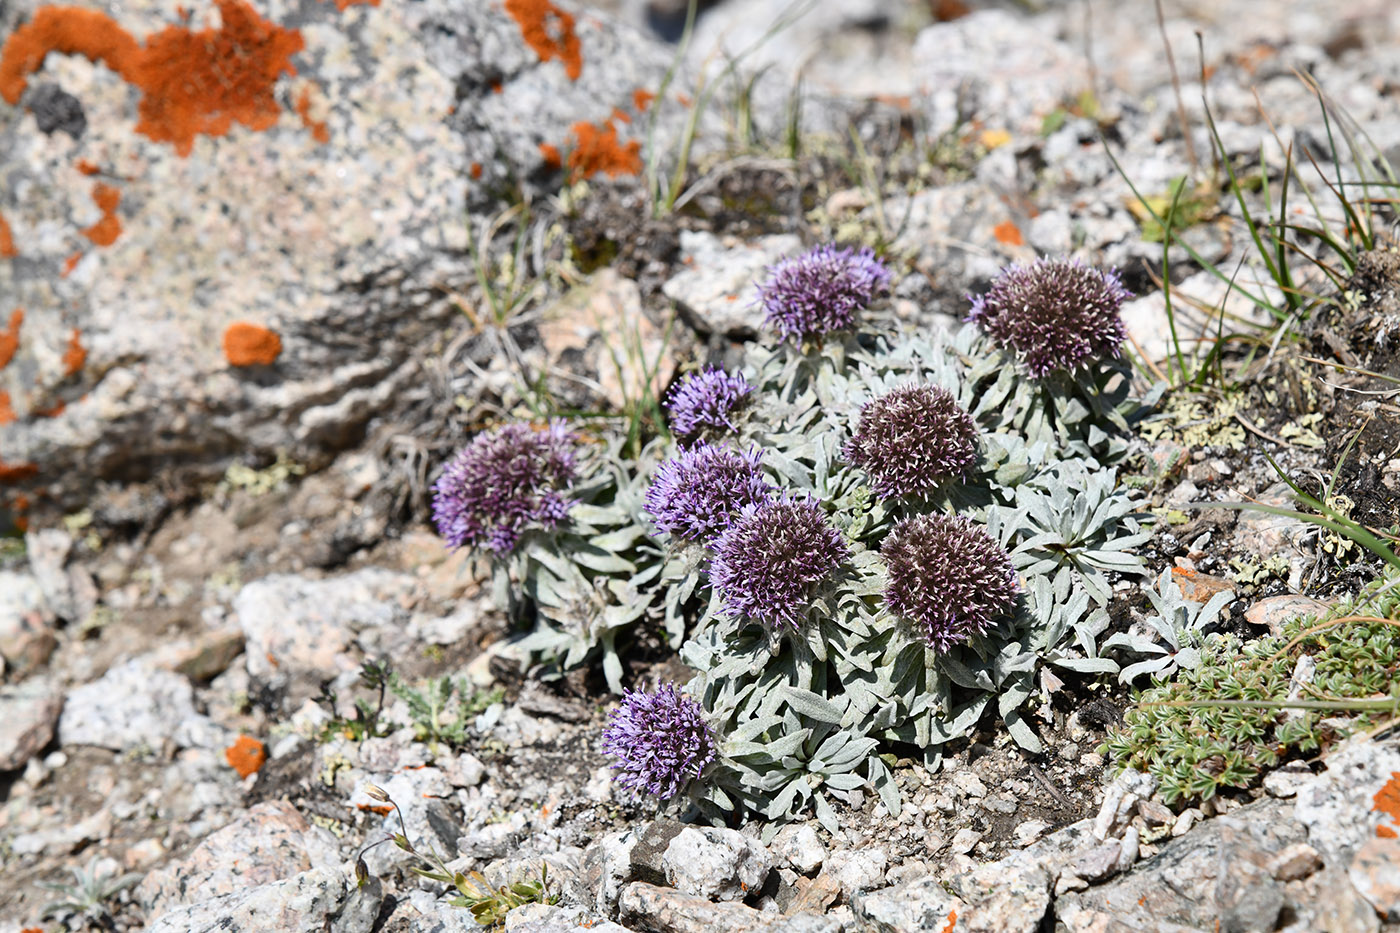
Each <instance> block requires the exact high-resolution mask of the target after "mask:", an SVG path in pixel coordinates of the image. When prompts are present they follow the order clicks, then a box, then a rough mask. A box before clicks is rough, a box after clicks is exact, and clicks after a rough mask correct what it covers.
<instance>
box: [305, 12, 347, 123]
mask: <svg viewBox="0 0 1400 933" xmlns="http://www.w3.org/2000/svg"><path fill="white" fill-rule="evenodd" d="M337 5H338V4H337ZM297 116H299V117H301V125H302V126H304V127H306V128H307V129H308V130H310V131H311V138H312V139H314V140H316V141H317V142H318V143H328V142H330V141H331V131H330V129H329V128H328V127H327V126H326V122H325V121H324V120H313V119H312V118H311V88H310V86H307V87H304V88H302V89H301V93H300V94H298V95H297Z"/></svg>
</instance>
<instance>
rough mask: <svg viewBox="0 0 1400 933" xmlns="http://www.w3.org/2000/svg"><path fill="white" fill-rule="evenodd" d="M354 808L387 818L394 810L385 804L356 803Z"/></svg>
mask: <svg viewBox="0 0 1400 933" xmlns="http://www.w3.org/2000/svg"><path fill="white" fill-rule="evenodd" d="M355 806H356V807H357V808H358V809H361V810H364V811H366V812H368V813H378V814H379V815H380V816H388V815H389V814H390V813H393V812H394V808H393V807H391V806H389V805H388V804H387V803H357V804H355Z"/></svg>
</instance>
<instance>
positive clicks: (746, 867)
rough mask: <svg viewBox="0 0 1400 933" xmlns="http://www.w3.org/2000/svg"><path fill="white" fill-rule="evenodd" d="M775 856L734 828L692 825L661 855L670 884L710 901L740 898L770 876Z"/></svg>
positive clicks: (673, 840) (757, 887)
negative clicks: (769, 872)
mask: <svg viewBox="0 0 1400 933" xmlns="http://www.w3.org/2000/svg"><path fill="white" fill-rule="evenodd" d="M772 865H773V857H772V856H771V855H769V854H768V850H767V849H765V848H764V847H763V846H762V845H761V844H760V843H759V842H758V841H757V840H754V839H751V838H749V837H748V836H745V835H744V834H743V833H740V832H736V831H735V830H732V829H723V828H720V827H714V826H705V827H699V826H688V827H686V828H685V829H682V830H681V831H680V832H679V833H677V834H676V836H675V838H673V839H672V840H671V841H670V843H669V844H668V845H667V846H666V851H665V853H664V854H663V855H662V856H661V869H662V871H663V872H664V873H665V875H666V882H667V884H669V885H671V886H672V887H674V888H675V889H676V890H678V891H680V892H681V893H683V894H694V895H697V896H700V897H704V898H706V899H708V900H718V901H739V900H743V899H744V898H745V897H747V896H748V895H749V894H750V893H751V892H757V891H758V890H759V889H760V888H762V887H763V883H764V882H765V881H766V880H767V879H768V871H769V869H770V868H771V867H772Z"/></svg>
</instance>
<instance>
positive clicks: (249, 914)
mask: <svg viewBox="0 0 1400 933" xmlns="http://www.w3.org/2000/svg"><path fill="white" fill-rule="evenodd" d="M382 896H383V895H382V893H381V891H380V888H379V886H378V884H369V885H366V886H365V887H364V888H357V887H356V886H355V882H354V879H353V878H347V877H346V876H345V874H344V872H342V871H340V870H339V869H338V868H313V869H311V870H310V871H304V872H301V873H300V874H297V875H293V876H292V877H290V878H285V879H282V880H280V881H273V882H271V883H268V884H263V885H259V886H257V887H251V888H242V889H240V890H237V891H234V892H232V893H229V894H224V895H222V896H220V897H215V898H212V899H210V900H205V901H201V902H199V903H196V904H190V905H189V906H185V907H177V908H175V909H173V910H170V911H167V912H165V913H163V914H161V915H160V916H158V917H154V918H152V920H151V922H150V924H149V925H148V926H147V927H146V929H147V931H148V933H261V931H264V930H278V931H283V933H325V930H326V925H327V922H328V921H329V923H330V929H331V930H332V931H333V933H369V931H370V930H371V929H372V928H373V921H374V917H375V916H376V915H377V913H378V909H379V901H380V899H381V898H382Z"/></svg>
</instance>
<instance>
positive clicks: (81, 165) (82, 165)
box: [73, 159, 102, 175]
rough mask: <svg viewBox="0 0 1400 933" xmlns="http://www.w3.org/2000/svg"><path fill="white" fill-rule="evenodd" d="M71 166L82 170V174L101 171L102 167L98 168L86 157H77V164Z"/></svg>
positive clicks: (93, 173) (94, 173)
mask: <svg viewBox="0 0 1400 933" xmlns="http://www.w3.org/2000/svg"><path fill="white" fill-rule="evenodd" d="M73 167H74V168H76V169H77V170H78V171H80V172H82V173H83V174H84V175H96V174H97V173H98V172H100V171H102V169H100V168H98V167H97V166H96V165H93V164H92V163H91V162H89V161H88V160H87V159H79V160H78V164H77V165H74V166H73Z"/></svg>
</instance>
